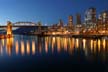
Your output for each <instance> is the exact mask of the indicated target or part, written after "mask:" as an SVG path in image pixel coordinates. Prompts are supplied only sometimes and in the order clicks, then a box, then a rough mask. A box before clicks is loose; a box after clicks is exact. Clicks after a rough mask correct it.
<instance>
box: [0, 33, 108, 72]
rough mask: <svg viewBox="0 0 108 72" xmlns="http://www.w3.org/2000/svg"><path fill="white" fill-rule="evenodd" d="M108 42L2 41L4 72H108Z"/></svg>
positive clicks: (21, 38)
mask: <svg viewBox="0 0 108 72" xmlns="http://www.w3.org/2000/svg"><path fill="white" fill-rule="evenodd" d="M107 62H108V40H106V39H84V38H73V37H60V36H55V37H53V36H45V37H40V36H26V35H14V37H13V38H7V39H1V40H0V72H1V71H3V72H5V71H6V72H7V71H18V72H21V71H24V72H26V71H30V72H31V71H34V72H36V71H37V70H41V69H42V70H48V69H49V68H50V69H54V70H56V69H61V70H71V71H74V70H75V71H76V70H81V71H86V69H89V70H91V71H94V69H95V70H96V71H98V70H99V71H100V70H102V71H107V70H108V67H107Z"/></svg>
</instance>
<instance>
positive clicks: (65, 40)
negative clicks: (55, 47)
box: [63, 38, 68, 51]
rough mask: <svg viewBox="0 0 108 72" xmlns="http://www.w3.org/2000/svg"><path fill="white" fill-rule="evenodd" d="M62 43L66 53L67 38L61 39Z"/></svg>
mask: <svg viewBox="0 0 108 72" xmlns="http://www.w3.org/2000/svg"><path fill="white" fill-rule="evenodd" d="M63 43H64V50H65V51H67V43H68V41H67V38H64V39H63Z"/></svg>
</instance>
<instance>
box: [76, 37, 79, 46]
mask: <svg viewBox="0 0 108 72" xmlns="http://www.w3.org/2000/svg"><path fill="white" fill-rule="evenodd" d="M75 47H76V48H79V39H78V38H77V39H76V42H75Z"/></svg>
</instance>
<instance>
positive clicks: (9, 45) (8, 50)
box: [6, 37, 13, 56]
mask: <svg viewBox="0 0 108 72" xmlns="http://www.w3.org/2000/svg"><path fill="white" fill-rule="evenodd" d="M6 46H7V47H6V53H7V54H8V55H9V56H10V55H11V53H12V46H13V37H12V38H7V39H6Z"/></svg>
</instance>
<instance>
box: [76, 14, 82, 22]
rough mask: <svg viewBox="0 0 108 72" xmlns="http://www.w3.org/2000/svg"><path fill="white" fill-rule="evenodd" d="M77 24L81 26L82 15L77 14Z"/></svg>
mask: <svg viewBox="0 0 108 72" xmlns="http://www.w3.org/2000/svg"><path fill="white" fill-rule="evenodd" d="M76 24H81V15H80V14H76Z"/></svg>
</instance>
